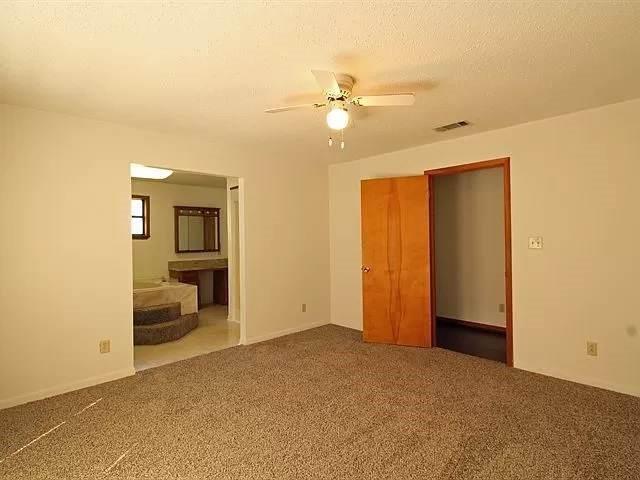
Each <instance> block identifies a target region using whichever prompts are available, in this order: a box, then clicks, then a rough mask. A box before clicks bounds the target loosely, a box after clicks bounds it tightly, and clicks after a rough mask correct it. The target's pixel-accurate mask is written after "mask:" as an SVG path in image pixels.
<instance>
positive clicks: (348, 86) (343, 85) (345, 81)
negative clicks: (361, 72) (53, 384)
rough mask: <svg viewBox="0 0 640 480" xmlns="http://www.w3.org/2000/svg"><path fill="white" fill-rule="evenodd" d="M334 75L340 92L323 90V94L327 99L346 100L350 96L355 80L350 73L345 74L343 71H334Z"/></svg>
mask: <svg viewBox="0 0 640 480" xmlns="http://www.w3.org/2000/svg"><path fill="white" fill-rule="evenodd" d="M335 75H336V80H337V82H338V86H339V87H340V93H336V92H325V95H326V96H327V99H329V100H346V99H347V98H349V97H350V96H351V91H352V90H353V84H354V83H355V80H354V79H353V77H352V76H351V75H346V74H343V73H336V74H335Z"/></svg>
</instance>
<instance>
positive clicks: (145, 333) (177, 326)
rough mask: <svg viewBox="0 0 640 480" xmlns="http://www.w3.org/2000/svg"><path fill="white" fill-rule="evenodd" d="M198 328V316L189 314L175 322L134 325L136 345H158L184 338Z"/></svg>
mask: <svg viewBox="0 0 640 480" xmlns="http://www.w3.org/2000/svg"><path fill="white" fill-rule="evenodd" d="M197 326H198V314H197V313H189V314H187V315H182V316H180V317H178V318H176V319H175V320H171V321H168V322H164V323H157V324H154V325H134V327H133V344H134V345H157V344H158V343H165V342H171V341H173V340H177V339H179V338H181V337H184V336H185V335H186V334H187V333H189V332H190V331H191V330H193V329H194V328H196V327H197Z"/></svg>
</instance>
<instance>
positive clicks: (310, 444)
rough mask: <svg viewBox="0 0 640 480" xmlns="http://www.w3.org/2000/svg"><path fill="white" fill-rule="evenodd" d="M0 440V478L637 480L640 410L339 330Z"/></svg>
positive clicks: (135, 384)
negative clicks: (372, 341) (370, 342)
mask: <svg viewBox="0 0 640 480" xmlns="http://www.w3.org/2000/svg"><path fill="white" fill-rule="evenodd" d="M100 398H102V400H101V401H99V402H98V403H96V404H95V405H93V406H92V407H90V408H87V409H86V410H84V411H82V412H81V413H79V414H78V412H79V411H81V410H82V409H83V408H84V407H86V406H87V405H88V404H90V403H92V402H95V401H96V400H98V399H100ZM61 422H66V423H64V424H62V425H61V426H59V427H58V428H57V429H56V430H54V431H52V432H51V433H49V434H48V435H46V436H44V437H42V438H41V439H40V440H38V441H37V442H35V443H33V444H31V445H30V446H28V447H26V448H24V449H23V450H21V451H19V452H18V453H15V454H13V455H12V453H13V452H15V451H16V450H18V449H19V448H21V447H22V446H24V445H25V444H27V443H28V442H30V441H31V440H33V439H34V438H36V437H38V436H39V435H41V434H43V433H45V432H47V431H48V430H50V429H51V428H53V427H55V426H56V425H59V424H60V423H61ZM0 436H1V439H0V459H4V461H3V462H2V463H0V478H3V479H12V480H15V479H45V478H47V479H76V478H82V479H85V478H109V479H134V478H135V479H168V478H171V479H205V478H206V479H209V478H211V479H217V478H221V479H222V478H224V479H227V478H228V479H308V478H322V479H382V478H389V479H400V480H404V479H412V478H414V479H456V480H458V479H545V480H547V479H554V480H557V479H599V480H602V479H607V480H610V479H625V480H629V479H638V478H640V399H638V398H634V397H630V396H625V395H620V394H615V393H611V392H607V391H604V390H599V389H595V388H590V387H585V386H581V385H577V384H573V383H569V382H564V381H561V380H555V379H552V378H548V377H544V376H540V375H535V374H531V373H527V372H523V371H519V370H516V369H509V368H507V367H505V366H504V365H502V364H500V363H496V362H492V361H488V360H483V359H479V358H474V357H470V356H465V355H461V354H458V353H454V352H450V351H446V350H441V349H432V350H424V349H415V348H405V347H391V346H384V345H368V344H364V343H362V342H361V341H360V334H359V333H358V332H355V331H352V330H347V329H344V328H341V327H336V326H326V327H321V328H317V329H314V330H309V331H307V332H302V333H299V334H295V335H290V336H288V337H283V338H279V339H276V340H272V341H269V342H264V343H260V344H256V345H251V346H248V347H236V348H232V349H228V350H224V351H221V352H215V353H211V354H208V355H205V356H202V357H198V358H194V359H191V360H187V361H183V362H179V363H175V364H172V365H167V366H164V367H160V368H156V369H151V370H147V371H144V372H142V373H140V374H138V375H136V376H135V377H130V378H127V379H123V380H119V381H116V382H111V383H108V384H103V385H99V386H97V387H92V388H88V389H84V390H81V391H77V392H73V393H69V394H66V395H62V396H59V397H55V398H51V399H48V400H44V401H40V402H34V403H31V404H28V405H23V406H19V407H15V408H12V409H8V410H4V411H0ZM123 455H124V456H123Z"/></svg>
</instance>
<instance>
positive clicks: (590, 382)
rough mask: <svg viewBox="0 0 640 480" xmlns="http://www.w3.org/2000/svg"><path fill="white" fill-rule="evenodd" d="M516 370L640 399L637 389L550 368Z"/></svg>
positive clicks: (521, 368)
mask: <svg viewBox="0 0 640 480" xmlns="http://www.w3.org/2000/svg"><path fill="white" fill-rule="evenodd" d="M515 368H518V369H520V370H524V371H526V372H533V373H538V374H540V375H544V376H546V377H553V378H558V379H560V380H567V381H569V382H573V383H579V384H581V385H587V386H590V387H597V388H602V389H604V390H611V391H612V392H618V393H624V394H625V395H632V396H634V397H640V390H638V388H637V387H632V386H627V385H619V384H615V383H610V382H606V381H602V380H599V379H595V378H587V377H582V376H576V375H568V374H566V373H565V372H560V371H558V370H550V369H548V368H537V367H531V366H523V365H515Z"/></svg>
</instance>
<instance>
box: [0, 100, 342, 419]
mask: <svg viewBox="0 0 640 480" xmlns="http://www.w3.org/2000/svg"><path fill="white" fill-rule="evenodd" d="M0 126H1V127H0V162H1V163H0V221H1V223H2V225H3V226H4V227H3V234H2V235H1V236H0V255H1V257H0V264H1V265H2V276H1V277H0V306H1V309H2V310H1V311H2V319H1V320H0V339H1V340H0V341H1V343H2V345H1V348H0V407H6V406H9V405H13V404H17V403H21V402H25V401H29V400H33V399H36V398H41V397H43V396H47V395H51V394H54V393H59V392H61V391H65V390H71V389H74V388H79V387H82V386H85V385H90V384H93V383H98V382H101V381H105V380H109V379H113V378H118V377H121V376H124V375H128V374H131V373H133V348H132V336H133V333H132V320H131V317H132V285H131V277H132V257H131V251H132V246H131V236H130V225H129V214H130V192H131V184H130V178H129V163H132V162H135V163H142V164H148V165H154V166H159V167H167V168H174V169H181V170H187V171H195V172H202V173H208V174H214V175H215V174H217V175H224V176H235V177H241V185H242V188H243V193H242V195H243V203H242V205H243V206H242V208H241V213H242V215H243V218H244V225H243V227H242V230H243V231H242V234H243V238H244V243H243V245H242V246H241V251H242V252H243V255H245V257H246V263H245V265H244V267H243V275H244V280H242V279H241V283H243V285H244V287H245V290H246V295H245V298H244V299H243V303H244V306H245V307H246V308H244V309H243V315H245V316H246V332H244V333H245V339H244V340H245V341H246V342H253V341H257V340H260V339H265V338H269V337H272V336H277V335H281V334H284V333H289V332H292V331H295V330H299V329H304V328H308V327H311V326H315V325H319V324H323V323H327V321H328V318H329V298H328V285H329V276H328V272H329V267H328V243H329V241H328V212H327V204H328V198H327V167H326V165H325V164H322V163H320V162H318V163H313V162H312V161H301V160H300V159H298V158H296V159H291V160H285V159H282V158H280V157H278V156H275V155H267V154H266V153H264V152H257V151H255V149H249V148H247V149H243V150H240V149H233V148H230V147H228V146H226V145H223V144H221V143H216V142H213V141H201V140H197V139H194V138H190V137H183V136H176V135H169V134H161V133H155V132H150V131H144V130H139V129H135V128H129V127H125V126H121V125H116V124H112V123H106V122H100V121H92V120H85V119H81V118H78V117H73V116H68V115H60V114H54V113H47V112H43V111H38V110H32V109H25V108H17V107H11V106H6V105H0ZM9 225H10V226H11V232H8V231H6V230H5V229H7V228H8V227H7V226H9ZM283 252H286V254H284V253H283ZM302 303H306V304H307V307H308V308H307V312H306V313H302V312H301V308H300V305H301V304H302ZM105 338H109V339H111V353H109V354H102V355H101V354H100V353H99V350H98V342H99V340H100V339H105Z"/></svg>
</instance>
